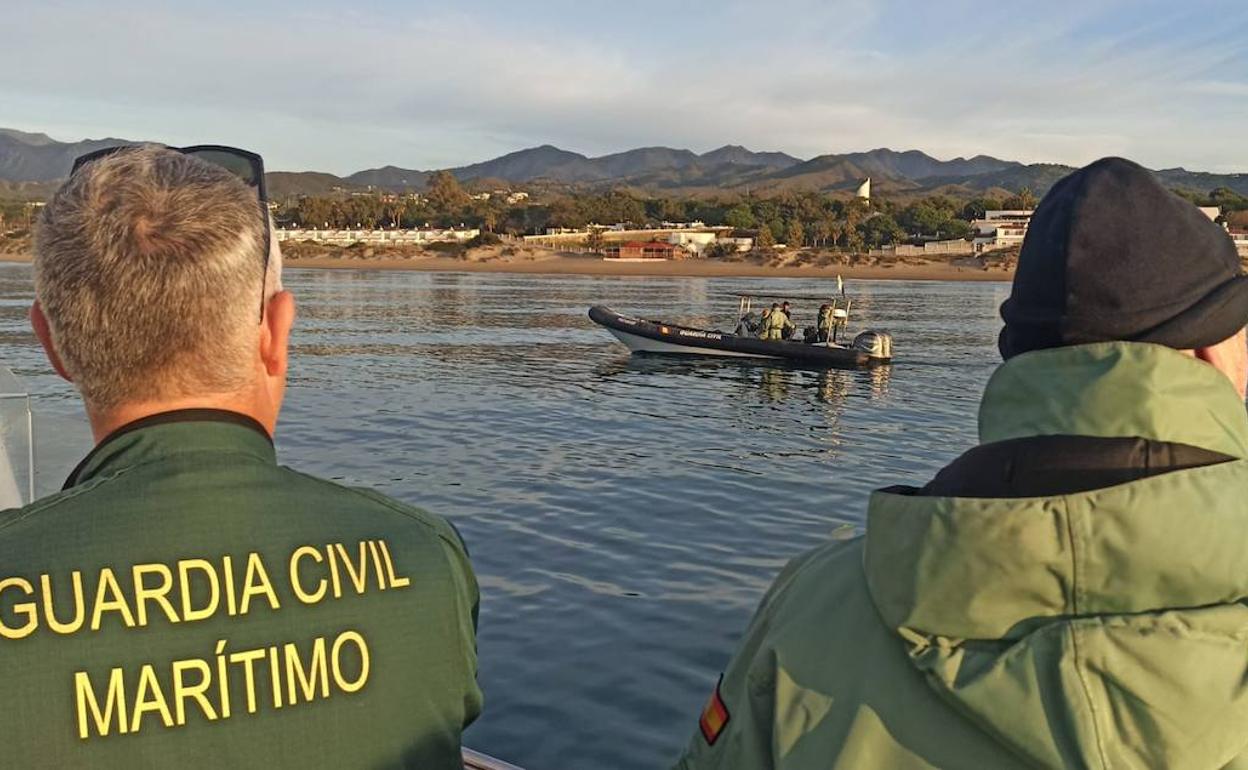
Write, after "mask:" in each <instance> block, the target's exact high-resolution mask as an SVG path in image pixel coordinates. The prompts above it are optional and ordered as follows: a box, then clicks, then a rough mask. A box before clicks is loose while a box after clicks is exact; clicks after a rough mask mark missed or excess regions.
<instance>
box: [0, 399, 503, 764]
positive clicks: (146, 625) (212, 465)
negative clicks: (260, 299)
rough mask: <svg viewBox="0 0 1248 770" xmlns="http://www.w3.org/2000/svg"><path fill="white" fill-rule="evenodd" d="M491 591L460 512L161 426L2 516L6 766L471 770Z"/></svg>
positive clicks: (235, 439) (222, 436) (214, 418)
mask: <svg viewBox="0 0 1248 770" xmlns="http://www.w3.org/2000/svg"><path fill="white" fill-rule="evenodd" d="M477 602H478V592H477V584H476V579H475V578H474V576H473V572H472V568H471V567H470V565H469V562H468V556H467V553H466V552H465V550H464V546H463V544H462V542H461V541H460V538H459V536H458V535H457V533H456V532H455V531H454V529H452V528H451V526H450V525H449V524H448V523H447V522H445V521H443V520H442V519H440V518H438V517H436V516H432V515H430V514H428V513H425V512H424V511H421V510H418V509H415V508H412V507H409V506H406V505H403V504H401V503H398V502H396V501H394V500H391V499H389V498H386V497H384V496H382V495H380V494H377V493H375V492H371V491H368V490H362V489H349V488H346V487H341V486H338V485H336V484H331V483H329V482H327V481H321V480H319V479H316V478H313V477H311V476H305V475H303V474H301V473H297V472H295V471H292V470H289V469H287V468H283V467H281V466H278V465H277V464H276V462H275V456H274V450H273V445H272V443H271V442H270V440H269V438H268V436H267V435H265V433H264V431H263V429H262V428H260V426H259V425H258V424H255V423H254V422H252V421H251V420H250V419H248V418H245V417H242V416H240V415H235V414H232V413H228V412H215V411H208V410H195V411H186V412H171V413H168V414H165V415H158V416H156V417H155V418H149V419H148V420H144V421H141V422H140V423H137V424H135V425H132V426H129V427H128V428H126V429H123V430H122V431H120V432H118V433H117V434H114V435H113V436H112V437H110V438H109V439H108V440H106V441H105V442H103V443H102V444H101V445H100V446H99V447H98V448H97V449H96V450H95V451H93V452H92V453H91V455H89V456H88V458H87V459H86V460H85V461H84V463H83V464H82V465H81V466H80V467H79V468H78V469H77V470H76V471H75V473H74V474H73V476H72V477H71V480H70V485H69V486H68V488H67V489H66V490H65V491H63V492H61V493H59V494H57V495H54V496H52V497H48V498H45V499H43V500H39V501H37V502H35V503H33V504H31V505H28V506H26V507H24V508H20V509H10V510H7V511H3V512H0V682H2V683H3V684H0V693H3V696H2V697H3V712H4V717H3V718H0V746H2V747H3V748H2V749H0V752H2V753H0V757H2V759H0V765H3V766H5V767H57V768H60V767H117V768H122V767H124V768H131V767H186V766H195V767H229V768H248V767H255V768H280V767H343V768H347V767H366V768H383V767H401V766H406V767H419V768H452V767H459V766H460V765H459V764H458V756H459V747H460V733H461V731H462V729H463V727H464V726H465V725H467V724H468V723H470V722H471V721H472V720H473V719H474V718H475V717H476V716H477V714H478V713H479V712H480V710H481V693H480V690H479V689H478V688H477V684H476V668H477V664H476V651H475V625H476V612H477Z"/></svg>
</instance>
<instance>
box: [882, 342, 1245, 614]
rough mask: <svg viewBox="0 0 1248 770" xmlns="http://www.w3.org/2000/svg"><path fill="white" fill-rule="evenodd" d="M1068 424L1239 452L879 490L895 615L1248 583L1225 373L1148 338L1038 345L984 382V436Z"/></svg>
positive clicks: (1230, 591) (1104, 604)
mask: <svg viewBox="0 0 1248 770" xmlns="http://www.w3.org/2000/svg"><path fill="white" fill-rule="evenodd" d="M1059 434H1070V435H1084V436H1110V437H1112V436H1118V437H1122V436H1142V437H1145V438H1150V439H1155V440H1159V441H1170V442H1179V443H1185V444H1189V445H1192V446H1199V447H1202V448H1205V449H1209V450H1212V451H1216V452H1221V453H1223V454H1225V455H1228V456H1231V457H1234V458H1236V459H1234V460H1231V461H1228V462H1225V463H1219V464H1216V465H1212V466H1207V467H1202V468H1195V469H1190V470H1183V471H1173V472H1171V473H1165V474H1162V475H1159V476H1153V477H1150V478H1146V479H1141V480H1139V481H1133V482H1130V483H1126V484H1120V485H1116V486H1112V487H1107V488H1104V489H1096V490H1090V491H1087V492H1080V493H1074V494H1068V495H1054V496H1051V497H1035V498H1011V499H992V498H982V499H981V498H974V499H972V498H956V497H927V496H916V495H910V494H901V493H898V491H897V490H893V489H889V490H881V491H878V492H875V493H874V494H873V495H872V497H871V503H870V506H869V509H868V513H867V537H866V573H867V580H868V584H869V585H870V587H871V592H872V595H873V597H874V599H875V602H876V606H877V608H879V610H880V612H881V614H882V615H883V616H884V618H885V619H886V621H887V622H888V623H889V624H890V625H892V626H893V627H908V628H911V629H917V630H922V631H923V632H925V633H934V634H938V635H941V636H948V637H961V638H979V639H987V638H1000V637H1003V636H1007V635H1008V636H1017V635H1019V634H1023V633H1026V632H1027V631H1028V630H1029V628H1030V622H1031V621H1036V620H1038V619H1042V618H1049V619H1052V618H1055V617H1061V616H1066V615H1083V614H1098V613H1114V612H1146V611H1151V610H1157V609H1159V608H1165V607H1196V606H1202V605H1213V604H1218V603H1221V602H1225V601H1231V600H1238V599H1239V598H1241V597H1245V596H1248V575H1245V573H1244V570H1243V567H1242V565H1243V556H1242V543H1244V542H1245V541H1246V540H1248V517H1245V516H1244V515H1243V510H1242V508H1243V503H1242V498H1241V494H1242V490H1244V489H1245V488H1248V459H1245V458H1248V449H1246V446H1248V414H1246V413H1245V409H1244V405H1243V403H1241V402H1240V400H1239V396H1238V394H1237V393H1236V392H1235V389H1234V387H1233V386H1232V385H1231V384H1230V382H1229V380H1227V379H1226V377H1224V376H1223V375H1222V374H1221V373H1219V372H1218V371H1217V370H1216V369H1214V368H1213V367H1211V366H1209V365H1207V364H1205V363H1203V362H1201V361H1197V360H1195V359H1192V358H1189V357H1187V356H1184V355H1182V354H1180V353H1177V352H1175V351H1173V350H1170V349H1168V348H1164V347H1161V346H1157V345H1151V344H1143V343H1098V344H1094V345H1082V346H1078V347H1073V348H1064V349H1060V350H1050V351H1038V352H1035V353H1027V354H1024V355H1021V356H1018V357H1017V358H1016V359H1011V360H1010V361H1009V362H1008V363H1006V364H1004V365H1003V366H1001V367H1000V368H999V369H998V370H997V372H996V373H995V374H994V375H993V377H992V379H991V381H990V382H989V384H988V388H987V390H986V392H985V394H984V400H983V404H982V406H981V410H980V435H981V438H982V439H983V440H984V441H985V442H993V441H1000V440H1003V439H1009V438H1019V437H1024V436H1036V435H1059ZM1193 565H1200V567H1199V568H1196V567H1194V566H1193Z"/></svg>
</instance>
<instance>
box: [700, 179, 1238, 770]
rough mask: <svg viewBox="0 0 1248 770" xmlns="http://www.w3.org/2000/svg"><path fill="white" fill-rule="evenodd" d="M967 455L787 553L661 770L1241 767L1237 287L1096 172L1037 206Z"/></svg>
mask: <svg viewBox="0 0 1248 770" xmlns="http://www.w3.org/2000/svg"><path fill="white" fill-rule="evenodd" d="M1001 315H1002V317H1003V319H1004V320H1005V328H1004V329H1003V330H1002V332H1001V335H1000V340H999V345H1000V350H1001V355H1002V357H1003V358H1005V359H1006V361H1005V363H1004V364H1003V365H1002V366H1001V367H999V368H998V369H997V371H996V372H995V373H994V374H993V376H992V378H991V380H990V381H989V383H988V386H987V388H986V389H985V392H984V396H983V399H982V401H981V404H980V411H979V432H980V444H979V446H977V447H975V448H973V449H971V450H970V451H968V452H966V453H965V454H963V455H962V456H961V457H959V458H958V459H957V460H955V461H954V462H953V463H951V464H950V465H949V466H947V467H946V468H945V469H944V470H942V471H941V472H940V473H939V474H937V476H936V478H935V479H933V480H932V481H931V482H930V483H928V484H927V485H926V486H924V487H922V488H914V487H891V488H888V489H884V490H880V491H878V492H876V493H874V494H873V495H872V498H871V502H870V505H869V509H868V513H867V532H866V535H865V537H862V538H856V539H851V540H836V541H833V542H830V543H828V544H826V545H824V546H822V547H820V548H818V549H816V550H814V551H812V552H810V553H807V554H805V555H803V556H801V557H798V558H797V559H796V560H794V561H793V562H792V563H791V564H790V565H789V566H788V567H786V568H785V570H784V571H783V573H782V574H781V575H780V577H779V578H778V579H777V581H776V583H775V584H774V585H773V586H772V589H771V590H770V591H769V592H768V595H767V596H766V598H764V600H763V604H762V606H761V607H760V609H759V611H758V613H757V615H756V616H755V618H754V620H753V622H752V623H751V626H750V629H749V631H748V632H747V634H746V637H745V640H744V641H743V642H742V646H741V648H740V650H739V651H738V653H737V655H736V656H735V657H734V659H733V661H732V662H731V663H730V665H729V667H728V668H727V669H726V670H725V672H724V674H723V676H722V678H721V679H720V682H719V684H718V685H716V687H715V689H714V690H713V692H712V694H711V697H710V700H709V701H708V703H707V706H706V709H705V710H704V712H703V714H702V718H701V720H700V722H699V729H698V730H697V731H696V732H695V734H694V737H693V740H692V742H691V743H690V745H689V749H688V750H687V752H686V754H685V756H684V757H683V759H682V760H681V762H680V765H679V767H681V768H685V769H687V770H691V769H692V768H741V769H742V770H744V769H745V768H756V767H780V766H784V767H786V768H796V769H797V770H804V768H815V767H820V768H827V767H836V768H840V767H846V768H848V767H853V768H861V769H864V770H877V769H878V770H883V769H884V768H894V767H910V768H916V767H917V768H922V767H940V768H949V767H993V768H1011V767H1036V766H1039V767H1053V768H1063V767H1070V768H1098V769H1101V770H1105V769H1107V768H1125V767H1138V768H1154V767H1158V768H1159V767H1165V768H1209V769H1210V770H1212V769H1214V768H1225V767H1231V766H1234V767H1239V766H1241V764H1240V763H1244V764H1243V766H1246V767H1248V557H1246V556H1245V550H1248V413H1246V412H1245V408H1244V393H1245V387H1246V383H1248V343H1246V340H1245V333H1244V326H1245V324H1248V279H1245V277H1244V276H1243V274H1242V271H1241V267H1240V262H1239V259H1238V256H1237V255H1236V252H1235V248H1234V246H1233V244H1232V243H1231V241H1230V239H1229V238H1228V237H1227V235H1226V234H1225V233H1224V232H1223V231H1222V230H1221V228H1219V227H1218V226H1217V225H1215V224H1213V223H1212V222H1210V221H1209V220H1208V219H1207V218H1206V217H1205V216H1204V215H1202V214H1201V213H1200V212H1199V211H1197V210H1196V208H1195V207H1194V206H1192V205H1191V204H1190V203H1188V202H1187V201H1185V200H1183V199H1182V198H1180V197H1178V196H1176V195H1174V194H1173V193H1170V192H1169V191H1168V190H1166V189H1165V188H1164V187H1163V186H1162V185H1161V184H1160V183H1159V182H1158V181H1157V180H1156V178H1155V177H1154V176H1153V175H1152V174H1151V173H1150V172H1148V171H1147V170H1145V169H1143V168H1141V167H1140V166H1138V165H1136V164H1134V163H1131V162H1129V161H1126V160H1122V159H1119V158H1107V159H1105V160H1101V161H1098V162H1096V163H1093V164H1092V165H1090V166H1088V167H1086V168H1084V169H1081V170H1079V171H1077V172H1075V173H1073V174H1071V175H1070V176H1068V177H1066V178H1065V179H1063V180H1062V181H1060V182H1059V183H1058V184H1057V185H1055V186H1054V187H1053V189H1052V190H1051V191H1050V192H1049V194H1048V195H1047V196H1045V199H1044V200H1043V201H1042V202H1041V204H1040V206H1039V208H1038V209H1037V210H1036V213H1035V216H1034V217H1033V219H1032V223H1031V227H1030V229H1029V232H1028V234H1027V238H1026V241H1025V243H1024V245H1023V250H1022V254H1021V256H1020V258H1019V267H1018V272H1017V274H1016V276H1015V278H1014V285H1013V290H1012V292H1011V296H1010V298H1009V299H1008V300H1007V301H1006V302H1005V304H1004V305H1003V306H1002V308H1001Z"/></svg>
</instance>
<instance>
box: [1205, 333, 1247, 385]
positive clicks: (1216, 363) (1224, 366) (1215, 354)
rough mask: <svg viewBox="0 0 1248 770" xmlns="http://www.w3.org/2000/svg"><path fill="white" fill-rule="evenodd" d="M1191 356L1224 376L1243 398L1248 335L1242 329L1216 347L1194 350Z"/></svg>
mask: <svg viewBox="0 0 1248 770" xmlns="http://www.w3.org/2000/svg"><path fill="white" fill-rule="evenodd" d="M1192 354H1193V355H1195V356H1196V358H1198V359H1200V360H1201V361H1204V362H1205V363H1208V364H1212V365H1213V367H1214V368H1215V369H1217V370H1218V371H1220V372H1222V373H1223V374H1225V375H1226V377H1227V378H1228V379H1229V380H1230V381H1231V384H1233V385H1234V386H1235V389H1236V390H1237V391H1239V397H1240V398H1241V399H1242V398H1244V395H1245V391H1248V335H1246V334H1245V330H1244V329H1240V330H1239V332H1238V333H1236V334H1235V336H1233V337H1230V338H1228V339H1225V340H1222V341H1221V342H1219V343H1218V344H1216V345H1210V346H1209V347H1207V348H1196V349H1195V350H1193V351H1192Z"/></svg>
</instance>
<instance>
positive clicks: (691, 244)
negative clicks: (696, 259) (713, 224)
mask: <svg viewBox="0 0 1248 770" xmlns="http://www.w3.org/2000/svg"><path fill="white" fill-rule="evenodd" d="M716 240H718V234H717V233H714V232H705V231H704V232H686V231H681V230H678V231H676V232H674V233H672V234H671V235H669V236H668V237H667V242H668V243H671V244H673V245H675V246H680V247H682V248H684V249H686V250H687V251H691V252H693V253H694V254H696V255H698V256H702V252H703V251H706V247H707V246H710V245H711V244H712V243H714V242H715V241H716Z"/></svg>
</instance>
